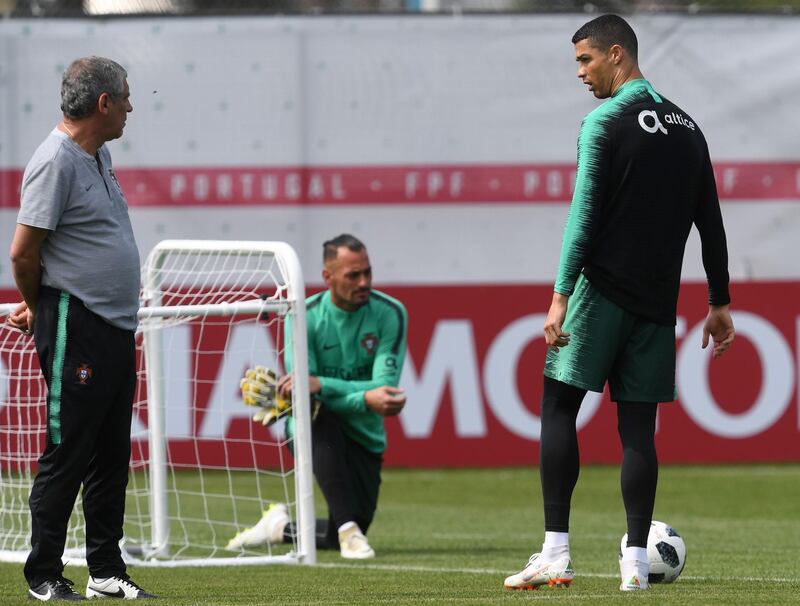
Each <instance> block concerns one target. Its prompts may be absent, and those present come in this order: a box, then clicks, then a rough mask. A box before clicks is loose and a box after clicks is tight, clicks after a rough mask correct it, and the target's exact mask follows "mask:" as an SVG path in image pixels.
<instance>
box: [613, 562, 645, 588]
mask: <svg viewBox="0 0 800 606" xmlns="http://www.w3.org/2000/svg"><path fill="white" fill-rule="evenodd" d="M649 574H650V563H649V562H641V561H639V560H620V561H619V576H620V578H621V579H622V582H621V583H620V585H619V590H620V591H644V590H645V589H650V582H649V581H648V580H647V579H648V575H649Z"/></svg>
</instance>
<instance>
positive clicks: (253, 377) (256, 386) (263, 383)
mask: <svg viewBox="0 0 800 606" xmlns="http://www.w3.org/2000/svg"><path fill="white" fill-rule="evenodd" d="M277 384H278V375H276V374H275V371H273V370H271V369H269V368H265V367H264V366H256V367H255V368H248V369H247V371H245V373H244V377H242V380H241V381H240V383H239V385H240V387H241V389H242V401H244V403H245V405H246V406H253V407H256V408H257V409H258V410H256V413H255V414H254V415H253V421H255V422H256V423H261V424H262V425H271V424H272V423H274V422H275V421H277V420H278V419H279V418H280V417H282V416H283V415H284V414H286V413H287V412H288V411H289V410H291V407H292V401H291V399H290V398H284V397H282V396H281V395H280V394H278V392H277Z"/></svg>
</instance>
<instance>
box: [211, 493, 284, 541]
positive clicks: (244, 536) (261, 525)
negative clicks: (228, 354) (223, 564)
mask: <svg viewBox="0 0 800 606" xmlns="http://www.w3.org/2000/svg"><path fill="white" fill-rule="evenodd" d="M289 521H290V518H289V509H288V508H287V507H286V505H285V504H284V503H273V504H272V505H270V506H269V507H268V508H267V510H266V511H265V512H264V513H263V514H262V515H261V519H260V520H259V521H258V523H257V524H256V525H255V526H253V527H251V528H245V529H244V530H243V531H242V532H240V533H237V535H236V536H235V537H233V538H232V539H231V540H230V541H229V542H228V544H227V545H226V546H225V549H228V550H230V551H238V550H239V549H242V548H243V547H254V546H256V545H277V544H279V543H283V530H284V529H285V528H286V525H287V524H288V523H289Z"/></svg>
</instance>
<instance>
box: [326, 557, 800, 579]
mask: <svg viewBox="0 0 800 606" xmlns="http://www.w3.org/2000/svg"><path fill="white" fill-rule="evenodd" d="M315 566H317V567H320V568H358V569H362V570H363V569H367V570H387V571H392V572H446V573H451V574H487V575H497V576H503V577H505V576H508V575H509V574H513V572H514V571H513V570H498V569H496V568H438V567H436V566H414V565H411V564H409V565H403V564H344V563H337V562H325V563H320V562H318V563H317V564H315ZM576 577H577V578H580V577H589V578H596V579H617V578H619V575H618V574H611V573H607V572H578V574H577V575H576ZM681 578H682V579H687V580H690V581H706V582H712V581H745V582H748V583H800V579H792V578H788V577H720V576H715V577H704V576H696V575H681Z"/></svg>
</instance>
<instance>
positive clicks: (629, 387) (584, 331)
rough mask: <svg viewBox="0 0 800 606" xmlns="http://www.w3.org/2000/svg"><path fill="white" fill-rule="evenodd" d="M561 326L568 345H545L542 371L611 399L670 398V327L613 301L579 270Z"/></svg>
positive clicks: (672, 339)
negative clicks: (555, 347)
mask: <svg viewBox="0 0 800 606" xmlns="http://www.w3.org/2000/svg"><path fill="white" fill-rule="evenodd" d="M562 329H563V330H564V331H565V332H568V333H570V338H569V345H567V346H566V347H561V348H559V351H558V352H555V351H553V350H552V349H549V350H548V352H547V359H546V361H545V365H544V374H545V376H548V377H550V378H551V379H556V380H557V381H561V382H562V383H567V384H568V385H572V386H574V387H580V388H582V389H587V390H589V391H599V392H602V391H603V386H604V385H605V382H606V381H608V386H609V388H610V391H611V399H612V400H613V401H614V402H619V401H621V400H622V401H626V402H671V401H672V400H674V399H676V397H677V394H676V392H675V327H674V326H664V325H662V324H655V323H653V322H648V321H646V320H643V319H642V318H640V317H638V316H635V315H633V314H631V313H629V312H627V311H625V310H624V309H622V308H621V307H619V306H618V305H616V304H615V303H612V302H611V301H609V300H608V299H606V298H605V297H604V296H603V295H601V294H600V293H599V292H598V291H597V290H596V289H594V288H592V286H591V284H589V281H588V280H587V279H586V278H585V277H584V276H583V275H581V276H580V277H579V278H578V281H577V283H576V284H575V291H574V292H573V294H572V296H571V297H570V298H569V305H568V307H567V317H566V319H565V320H564V325H563V326H562Z"/></svg>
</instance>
